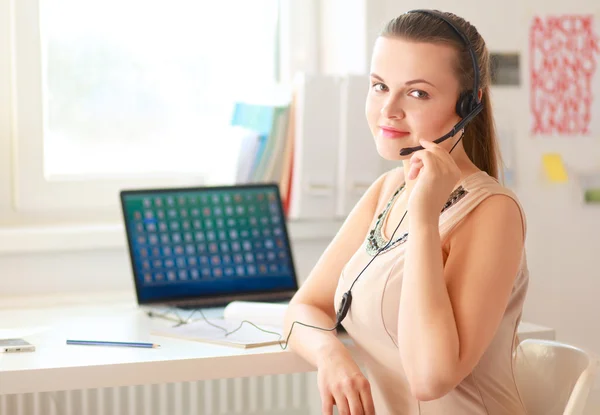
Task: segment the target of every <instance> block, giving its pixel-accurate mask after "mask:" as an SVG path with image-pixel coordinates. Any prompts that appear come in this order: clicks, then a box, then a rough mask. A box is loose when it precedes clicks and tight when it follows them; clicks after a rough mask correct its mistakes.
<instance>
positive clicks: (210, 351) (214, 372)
mask: <svg viewBox="0 0 600 415" xmlns="http://www.w3.org/2000/svg"><path fill="white" fill-rule="evenodd" d="M156 321H157V320H151V319H149V318H148V317H147V316H146V315H145V314H144V313H143V312H142V311H140V310H139V309H138V308H137V307H136V305H135V304H132V303H131V302H118V303H114V304H110V303H107V304H102V305H88V306H70V307H50V308H40V309H15V310H0V337H6V335H7V334H17V335H19V336H20V337H24V338H25V339H26V340H28V341H30V342H31V343H33V344H35V346H36V351H35V352H29V353H0V395H3V394H20V393H30V392H47V391H57V390H74V389H87V388H100V387H115V386H130V385H143V384H157V383H171V382H188V381H198V380H208V379H223V378H238V377H249V376H262V375H273V374H289V373H301V372H309V371H313V370H314V367H312V366H311V365H309V364H308V363H306V362H305V361H304V360H303V359H301V358H300V357H298V356H297V355H296V354H294V353H293V352H291V351H289V350H286V351H283V350H281V348H280V347H279V346H268V347H262V348H256V349H249V350H244V349H238V348H233V347H226V346H215V345H210V344H206V343H200V342H193V341H185V340H179V339H174V338H167V337H161V336H152V335H149V332H150V327H151V325H153V324H156ZM163 324H172V323H170V322H168V321H164V322H163ZM519 335H520V338H521V339H523V338H527V337H537V338H547V339H553V338H554V330H552V329H548V328H545V327H541V326H537V325H533V324H529V323H522V324H521V326H520V327H519ZM67 338H71V339H107V340H125V341H127V340H129V341H148V342H154V343H158V344H160V345H161V348H158V349H138V348H129V347H98V346H67V345H66V344H65V340H66V339H67Z"/></svg>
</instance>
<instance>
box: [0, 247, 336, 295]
mask: <svg viewBox="0 0 600 415" xmlns="http://www.w3.org/2000/svg"><path fill="white" fill-rule="evenodd" d="M328 242H329V241H328V240H327V239H306V238H304V237H303V238H298V239H296V240H292V241H291V243H292V247H293V248H292V249H293V254H294V260H295V265H296V270H297V272H298V277H299V279H300V280H301V281H303V280H304V279H305V278H306V276H307V275H308V273H309V272H310V270H311V269H312V267H313V265H314V264H315V263H316V261H317V259H318V257H319V255H320V254H321V253H322V252H323V251H324V250H325V247H326V246H327V243H328ZM127 290H131V292H132V293H133V292H134V285H133V276H132V272H131V266H130V263H129V255H128V253H127V250H126V248H125V247H124V246H123V247H122V248H111V249H96V250H83V251H71V252H69V251H66V252H39V253H27V254H11V255H1V256H0V307H1V306H2V297H12V296H17V297H21V296H28V295H48V294H52V293H60V294H67V293H97V292H102V291H127Z"/></svg>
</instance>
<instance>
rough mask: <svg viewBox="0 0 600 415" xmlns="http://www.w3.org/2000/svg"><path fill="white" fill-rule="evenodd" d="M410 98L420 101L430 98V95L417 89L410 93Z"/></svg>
mask: <svg viewBox="0 0 600 415" xmlns="http://www.w3.org/2000/svg"><path fill="white" fill-rule="evenodd" d="M410 96H412V97H415V98H418V99H427V98H429V94H428V93H427V92H425V91H422V90H420V89H415V90H413V91H410Z"/></svg>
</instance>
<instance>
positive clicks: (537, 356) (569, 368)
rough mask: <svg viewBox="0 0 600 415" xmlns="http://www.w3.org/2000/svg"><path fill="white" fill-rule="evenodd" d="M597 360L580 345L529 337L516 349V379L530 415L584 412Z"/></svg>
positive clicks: (580, 414) (596, 367) (558, 414)
mask: <svg viewBox="0 0 600 415" xmlns="http://www.w3.org/2000/svg"><path fill="white" fill-rule="evenodd" d="M597 369H598V359H597V358H596V357H595V356H592V355H591V354H589V353H587V352H586V351H584V350H581V349H579V348H577V347H574V346H571V345H568V344H564V343H560V342H556V341H551V340H538V339H526V340H523V341H522V342H521V343H520V344H519V346H518V347H517V350H516V351H515V367H514V372H515V380H516V382H517V387H518V388H519V393H520V394H521V397H522V399H523V402H524V404H525V408H526V409H527V413H528V415H582V414H583V411H584V409H585V404H586V401H587V397H588V394H589V392H590V389H591V388H592V386H593V384H594V378H595V374H596V371H597Z"/></svg>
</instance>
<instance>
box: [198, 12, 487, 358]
mask: <svg viewBox="0 0 600 415" xmlns="http://www.w3.org/2000/svg"><path fill="white" fill-rule="evenodd" d="M407 13H422V14H427V15H430V16H434V17H436V18H438V19H440V20H442V21H444V22H446V23H447V24H448V25H449V26H450V27H451V28H452V29H453V30H454V32H456V34H457V35H458V36H459V37H460V38H461V39H462V41H463V43H464V44H465V46H466V47H467V49H468V51H469V54H470V55H471V60H472V63H473V73H474V76H473V89H472V90H470V91H465V92H462V93H461V94H460V96H459V98H458V101H457V102H456V113H457V114H458V115H459V116H460V117H461V118H462V120H461V121H459V122H458V123H457V124H456V125H455V126H454V127H453V128H452V130H451V131H450V132H449V133H448V134H446V135H444V136H442V137H440V138H438V139H437V140H434V143H436V144H439V143H441V142H442V141H444V140H447V139H448V138H450V137H453V136H454V135H456V133H457V132H458V131H460V130H463V129H464V128H465V126H466V125H467V124H468V123H469V122H470V121H471V120H473V118H475V116H476V115H477V114H479V113H480V112H481V110H482V109H483V103H482V102H481V100H480V99H479V96H478V93H479V66H478V64H477V57H476V55H475V51H474V50H473V47H472V45H471V43H470V42H469V40H468V39H467V37H466V36H465V35H464V34H463V32H462V31H460V30H459V29H458V28H457V27H456V26H455V25H454V24H453V23H452V22H451V21H450V20H448V19H447V18H446V17H445V16H443V15H442V14H441V13H438V12H436V11H433V10H423V9H417V10H411V11H408V12H407ZM463 135H464V130H463V134H462V135H461V136H460V138H459V139H458V140H457V141H456V143H455V144H454V146H453V147H452V149H451V150H450V152H452V150H454V147H455V146H456V144H458V142H459V141H460V140H461V139H462V137H463ZM418 150H423V147H421V146H418V147H408V148H403V149H402V150H400V155H402V156H406V155H409V154H411V153H413V152H415V151H418ZM407 213H408V211H405V212H404V215H403V216H402V218H401V219H400V222H399V223H398V225H397V226H396V229H395V230H394V232H393V233H392V236H391V237H390V240H389V241H388V242H387V244H386V245H385V246H383V247H382V248H380V249H379V250H378V251H377V253H376V254H375V255H374V256H373V258H371V260H370V261H369V262H368V263H367V265H365V267H364V268H363V269H362V271H361V272H360V273H359V274H358V276H357V277H356V278H355V279H354V281H353V282H352V284H351V285H350V288H349V289H348V291H346V292H345V293H344V295H343V296H342V299H341V301H340V305H339V308H338V310H337V312H336V322H335V326H334V327H331V328H323V327H318V326H312V325H310V324H306V323H302V322H300V321H294V322H293V323H292V326H291V327H290V331H289V333H288V335H287V339H286V340H285V342H284V344H283V345H282V344H281V342H279V345H280V346H281V348H282V349H284V350H285V349H286V348H287V346H288V342H289V339H290V336H291V335H292V331H293V329H294V326H295V325H296V324H299V325H301V326H304V327H309V328H313V329H317V330H321V331H334V330H337V329H338V328H339V327H340V326H341V325H342V321H343V320H344V318H345V317H346V315H347V314H348V311H349V310H350V305H351V304H352V288H353V287H354V284H356V282H357V281H358V279H359V278H360V276H361V275H362V273H363V272H364V271H365V270H366V269H367V268H368V267H369V265H371V263H372V262H373V261H374V260H375V258H377V256H378V255H379V254H380V253H381V252H383V251H385V250H386V249H387V248H388V246H389V245H390V244H392V243H393V241H394V235H395V234H396V231H397V230H398V229H399V228H400V225H401V224H402V222H403V221H404V218H405V217H406V214H407ZM203 317H204V315H203ZM204 319H206V317H204ZM207 321H208V320H207ZM244 322H247V323H249V324H252V325H253V326H254V327H256V328H258V329H259V330H261V331H264V332H267V333H273V334H277V333H274V332H270V331H268V330H264V329H261V328H260V327H257V326H256V325H254V324H253V323H251V322H249V321H246V320H244V321H243V322H242V324H243V323H244ZM240 328H241V324H240V327H238V328H237V329H235V330H233V331H231V332H227V329H225V328H222V329H223V330H225V331H226V332H227V334H226V335H228V334H232V333H233V332H235V331H237V330H239V329H240ZM280 339H281V336H280Z"/></svg>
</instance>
